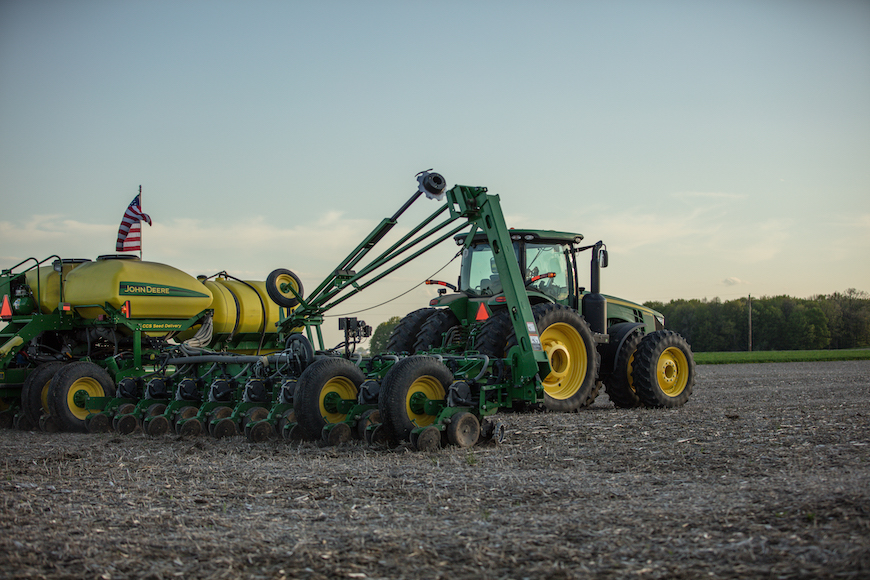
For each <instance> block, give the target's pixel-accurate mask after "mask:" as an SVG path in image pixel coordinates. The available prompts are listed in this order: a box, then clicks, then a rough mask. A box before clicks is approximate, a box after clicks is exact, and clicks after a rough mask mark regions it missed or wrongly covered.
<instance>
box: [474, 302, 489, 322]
mask: <svg viewBox="0 0 870 580" xmlns="http://www.w3.org/2000/svg"><path fill="white" fill-rule="evenodd" d="M487 318H489V312H487V311H486V304H484V303H483V302H481V303H480V308H478V309H477V317H475V320H486V319H487Z"/></svg>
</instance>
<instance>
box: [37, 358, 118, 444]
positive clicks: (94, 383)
mask: <svg viewBox="0 0 870 580" xmlns="http://www.w3.org/2000/svg"><path fill="white" fill-rule="evenodd" d="M48 390H49V392H48V405H49V410H50V414H51V415H52V417H54V418H55V419H56V420H57V422H58V424H59V426H60V427H61V429H63V430H64V431H80V432H86V431H87V427H86V425H85V419H86V418H87V416H88V415H89V414H90V413H91V412H95V413H96V412H99V409H89V408H88V407H87V399H88V398H89V397H91V398H93V397H114V396H115V383H114V382H113V381H112V378H111V377H110V376H109V373H107V372H106V371H105V370H103V369H102V368H100V367H98V366H97V365H95V364H94V363H90V362H84V361H80V362H74V363H70V364H67V365H65V366H64V368H62V369H60V370H59V371H58V372H57V373H56V374H55V375H54V377H53V378H52V379H51V384H50V385H49V389H48Z"/></svg>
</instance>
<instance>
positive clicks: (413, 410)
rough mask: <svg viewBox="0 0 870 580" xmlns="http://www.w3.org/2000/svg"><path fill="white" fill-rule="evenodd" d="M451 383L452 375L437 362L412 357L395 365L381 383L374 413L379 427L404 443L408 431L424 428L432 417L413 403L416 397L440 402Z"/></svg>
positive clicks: (431, 421)
mask: <svg viewBox="0 0 870 580" xmlns="http://www.w3.org/2000/svg"><path fill="white" fill-rule="evenodd" d="M452 382H453V373H451V372H450V370H449V369H448V368H447V367H446V366H445V365H444V364H443V363H440V362H438V360H437V359H434V358H432V357H428V356H412V357H408V358H405V359H402V360H400V361H399V362H397V363H396V364H395V365H393V367H392V368H391V369H390V370H389V371H387V374H386V375H385V376H384V380H383V381H382V382H381V396H380V398H379V399H378V410H379V411H380V414H381V420H382V421H383V426H384V427H386V428H387V430H388V432H389V433H390V434H391V435H392V436H393V438H394V439H395V440H397V441H408V440H409V439H410V436H411V431H413V430H414V429H416V428H417V427H428V426H429V425H432V424H433V423H434V422H435V418H436V417H435V416H434V415H429V414H428V413H426V411H425V409H421V408H420V407H419V405H418V404H417V403H416V402H415V401H416V400H417V399H418V398H419V397H414V395H416V394H417V393H420V394H422V395H424V396H425V398H426V399H430V400H444V399H446V398H447V389H448V388H449V387H450V384H451V383H452Z"/></svg>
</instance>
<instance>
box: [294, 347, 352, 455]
mask: <svg viewBox="0 0 870 580" xmlns="http://www.w3.org/2000/svg"><path fill="white" fill-rule="evenodd" d="M364 380H365V374H364V373H363V372H362V370H360V368H359V367H358V366H356V365H355V364H353V363H352V362H350V361H349V360H347V359H343V358H322V359H318V360H316V361H314V363H312V364H311V365H310V366H309V367H308V368H307V369H305V371H304V372H303V373H302V374H301V375H299V381H298V383H297V384H296V393H295V395H294V396H293V409H294V411H295V413H296V422H297V424H298V425H299V427H300V428H301V429H302V434H303V435H304V437H305V439H306V440H308V441H315V440H317V439H319V438H320V436H321V433H322V431H323V427H324V426H326V424H327V423H341V422H343V421H344V420H345V419H346V418H347V414H346V413H345V414H342V413H341V412H339V411H335V410H334V409H329V408H328V407H327V401H326V397H327V395H329V394H330V393H336V394H338V395H339V396H340V397H341V399H342V400H351V399H352V400H354V401H355V400H356V399H357V396H358V395H359V386H360V385H361V384H362V382H363V381H364Z"/></svg>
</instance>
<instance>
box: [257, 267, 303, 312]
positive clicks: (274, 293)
mask: <svg viewBox="0 0 870 580" xmlns="http://www.w3.org/2000/svg"><path fill="white" fill-rule="evenodd" d="M290 288H293V290H295V291H296V293H297V294H298V295H299V296H300V297H302V296H303V293H304V289H303V288H302V280H300V279H299V276H297V275H296V274H294V273H293V272H291V271H290V270H287V269H286V268H278V269H277V270H272V272H271V273H270V274H269V276H268V277H267V278H266V293H267V294H268V295H269V298H271V299H272V301H273V302H274V303H275V304H277V305H278V306H283V307H284V308H293V307H294V306H297V305H298V304H299V298H297V297H296V296H295V295H294V294H293V292H292V291H291V290H290Z"/></svg>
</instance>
